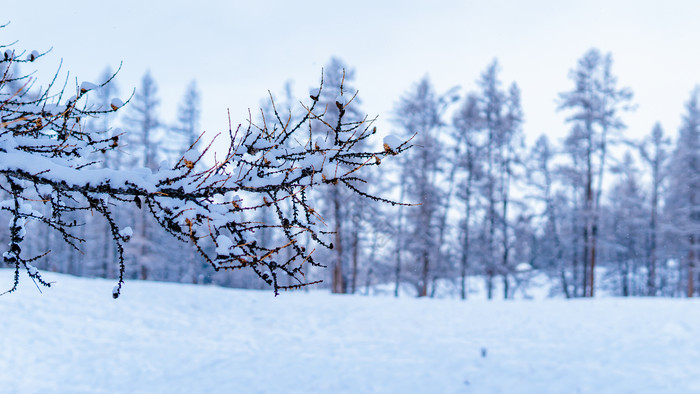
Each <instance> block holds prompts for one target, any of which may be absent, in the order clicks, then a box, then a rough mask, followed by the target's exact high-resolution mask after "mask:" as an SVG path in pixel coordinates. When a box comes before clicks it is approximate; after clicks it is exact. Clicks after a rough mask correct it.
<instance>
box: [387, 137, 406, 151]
mask: <svg viewBox="0 0 700 394" xmlns="http://www.w3.org/2000/svg"><path fill="white" fill-rule="evenodd" d="M402 144H403V141H401V139H399V138H398V137H396V136H394V135H387V136H386V137H384V150H385V151H389V152H396V151H397V150H398V149H399V147H400V146H401V145H402Z"/></svg>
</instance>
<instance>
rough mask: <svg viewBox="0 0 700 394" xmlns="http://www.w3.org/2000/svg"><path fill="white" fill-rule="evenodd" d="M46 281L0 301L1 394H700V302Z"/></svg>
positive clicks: (6, 273) (4, 275)
mask: <svg viewBox="0 0 700 394" xmlns="http://www.w3.org/2000/svg"><path fill="white" fill-rule="evenodd" d="M45 275H46V277H47V279H48V280H50V281H55V282H56V284H55V285H54V287H52V288H50V289H42V290H43V291H44V293H43V294H39V292H38V291H37V289H36V288H35V287H33V286H31V284H30V282H31V281H30V280H28V279H26V280H25V281H23V284H22V286H20V289H19V291H18V292H17V293H13V294H8V295H5V296H2V297H0V332H1V333H2V334H0V349H2V351H1V352H0V392H2V393H39V392H41V393H127V392H128V393H693V392H700V372H698V369H697V360H698V359H699V358H700V314H699V313H698V309H699V307H700V302H699V301H696V300H686V299H620V298H605V299H596V300H573V301H566V300H538V301H524V300H522V301H520V300H519V301H508V302H504V301H492V302H488V301H483V300H474V301H467V302H462V301H458V300H433V299H413V298H400V299H394V298H391V297H360V296H332V295H329V294H327V293H325V292H322V291H311V292H308V293H306V292H295V293H282V294H281V295H280V296H279V297H277V298H275V297H274V296H273V294H272V292H259V291H243V290H231V289H222V288H216V287H204V286H190V285H180V284H169V283H154V282H134V281H130V282H127V283H126V285H125V287H124V290H123V293H122V297H121V298H120V299H118V300H113V299H112V297H111V288H112V287H113V286H114V282H113V281H110V280H99V279H80V278H73V277H70V276H65V275H58V274H50V273H47V274H45ZM11 278H12V272H11V271H10V270H6V269H3V270H0V283H2V284H5V285H6V286H9V284H10V283H11ZM482 349H485V350H486V356H485V357H482Z"/></svg>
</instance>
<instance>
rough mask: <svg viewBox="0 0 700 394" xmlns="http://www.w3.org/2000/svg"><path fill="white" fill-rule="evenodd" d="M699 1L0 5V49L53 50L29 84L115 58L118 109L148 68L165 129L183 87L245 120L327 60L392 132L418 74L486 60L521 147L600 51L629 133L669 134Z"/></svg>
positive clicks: (680, 99)
mask: <svg viewBox="0 0 700 394" xmlns="http://www.w3.org/2000/svg"><path fill="white" fill-rule="evenodd" d="M699 15H700V2H699V1H666V2H661V1H640V0H636V1H611V0H606V1H591V0H587V1H542V0H540V1H515V0H513V1H443V0H432V1H430V2H428V1H413V0H410V1H409V0H404V1H401V2H398V1H397V2H380V1H378V0H373V1H365V0H354V1H296V2H292V1H204V0H202V1H192V0H189V1H181V0H170V1H167V2H165V1H162V2H161V1H144V0H141V1H134V0H120V1H97V0H90V1H87V0H79V1H31V0H23V1H6V2H4V3H3V6H2V16H1V18H3V19H5V20H7V21H9V22H11V24H10V25H9V26H8V27H6V28H5V29H3V30H1V31H0V34H1V36H2V40H0V41H2V42H3V43H9V42H12V41H15V40H19V43H18V44H17V46H16V48H24V49H29V50H31V49H37V50H40V51H41V50H46V49H48V48H50V47H53V52H52V53H51V54H50V55H49V56H48V57H46V58H44V60H43V61H42V62H41V66H40V67H41V70H42V73H40V74H39V75H38V76H39V77H41V78H47V77H48V76H45V74H44V72H51V71H53V70H54V69H55V68H56V67H57V66H58V64H59V61H60V60H61V59H63V69H64V70H70V72H71V75H73V76H77V78H78V79H79V80H80V81H82V80H90V81H96V79H97V77H98V76H99V75H100V74H101V73H102V71H103V70H104V69H105V67H107V66H111V67H112V68H116V67H117V66H118V65H119V62H121V61H123V62H124V66H123V69H122V72H121V73H120V75H119V77H118V85H119V87H120V89H121V91H122V96H123V98H126V97H127V96H128V95H129V94H130V92H131V90H132V89H133V88H134V87H137V86H138V84H139V81H140V78H141V76H142V75H143V73H144V72H145V71H146V70H147V69H150V70H151V72H152V74H153V76H154V77H155V79H156V82H157V83H158V86H159V91H160V95H161V99H162V106H161V115H162V117H163V118H164V119H165V120H170V119H174V111H175V108H176V106H177V103H178V102H179V100H180V98H181V97H182V95H183V93H184V90H185V87H186V86H187V84H188V82H189V81H190V80H192V79H196V80H197V82H198V84H199V87H200V90H201V92H202V95H203V106H204V108H203V116H204V119H203V121H202V127H203V128H204V129H205V130H207V131H217V130H225V129H226V127H227V115H226V109H227V108H230V109H231V113H232V116H233V118H234V121H238V122H240V121H243V120H244V118H245V114H246V113H247V108H249V107H250V108H253V109H254V108H257V107H258V106H259V103H260V100H261V99H262V98H263V97H265V95H266V94H267V93H266V92H267V90H268V89H269V90H272V91H273V92H275V91H278V92H280V91H281V90H282V87H283V85H284V83H285V81H287V80H289V79H291V80H293V81H294V84H295V88H296V90H297V93H298V94H299V95H300V96H301V98H305V97H307V92H308V89H309V88H310V87H312V86H315V85H317V84H318V81H319V76H320V73H321V67H322V66H323V64H324V63H325V62H327V61H328V59H329V58H330V57H331V56H333V55H336V56H339V57H341V58H342V59H343V60H344V61H345V62H346V63H347V64H348V65H349V66H351V67H352V68H354V69H355V70H356V82H355V85H356V88H358V89H359V90H360V97H361V98H362V100H363V106H362V110H363V111H364V112H366V113H369V114H372V115H379V116H380V119H382V121H381V123H380V128H381V129H390V128H391V124H390V123H389V122H388V120H389V119H391V111H392V108H393V106H394V102H395V100H396V99H397V97H399V96H401V95H402V94H404V92H405V91H406V90H407V89H408V88H410V86H411V85H412V84H413V83H414V82H416V81H417V80H418V79H420V78H421V77H422V76H424V75H426V74H428V75H429V76H430V78H431V80H432V81H433V82H434V84H435V86H436V88H437V89H438V91H445V90H447V89H448V88H450V87H452V86H455V85H460V86H462V88H463V91H468V90H472V89H474V87H475V80H476V79H477V78H478V76H479V74H480V73H481V72H482V71H483V70H484V68H485V67H486V66H487V65H488V63H489V62H490V61H491V60H492V59H494V58H498V59H499V62H500V64H501V70H502V73H501V77H502V80H503V81H504V82H505V83H506V84H509V83H510V82H511V81H516V82H517V83H518V84H519V85H520V88H521V90H522V104H523V108H524V112H525V117H526V123H525V125H524V129H525V132H526V133H527V135H528V141H529V142H532V141H534V139H535V137H536V136H537V135H539V134H540V133H547V134H550V135H551V136H553V137H554V138H559V137H561V136H563V135H564V134H565V133H566V131H567V130H568V126H566V125H565V124H564V123H563V119H564V115H563V114H561V113H559V114H557V113H556V111H555V110H556V98H557V94H558V93H559V92H561V91H564V90H569V89H571V87H572V83H571V81H570V80H568V78H567V75H568V72H569V70H570V69H571V68H572V67H574V66H575V64H576V61H577V59H578V58H580V57H581V56H582V55H583V54H584V52H585V51H587V50H588V49H589V48H591V47H597V48H599V49H600V50H601V51H603V52H612V54H613V58H614V61H615V63H614V66H613V72H614V73H615V74H616V75H617V76H618V77H619V82H620V85H621V86H629V87H631V88H632V89H633V90H634V93H635V103H636V104H637V105H638V108H637V110H636V112H635V113H632V114H628V115H626V116H625V117H624V119H625V120H626V122H627V124H628V125H629V133H630V134H634V135H639V136H641V135H644V134H646V133H648V132H649V131H650V130H651V127H652V125H653V123H654V122H655V121H660V122H662V124H663V126H664V128H665V129H666V131H667V132H669V133H671V134H672V135H674V136H675V134H676V132H677V128H678V125H679V123H680V115H681V112H682V109H683V103H684V102H685V101H686V100H687V98H688V96H689V92H690V91H691V89H692V88H693V87H694V86H695V84H697V83H698V82H700V50H698V48H699V44H700V24H698V22H697V18H698V16H699Z"/></svg>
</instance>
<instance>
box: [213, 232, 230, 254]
mask: <svg viewBox="0 0 700 394" xmlns="http://www.w3.org/2000/svg"><path fill="white" fill-rule="evenodd" d="M216 244H217V247H216V254H217V255H219V256H227V255H228V254H229V253H231V251H230V249H231V247H232V246H233V241H231V239H230V238H229V237H227V236H225V235H219V236H218V237H216Z"/></svg>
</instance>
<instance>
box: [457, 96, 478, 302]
mask: <svg viewBox="0 0 700 394" xmlns="http://www.w3.org/2000/svg"><path fill="white" fill-rule="evenodd" d="M482 131H483V129H482V118H481V113H480V109H479V99H478V97H477V95H476V94H470V95H468V96H467V97H466V99H465V100H464V102H463V103H462V105H461V106H460V108H459V109H458V110H457V112H456V113H455V114H454V117H453V119H452V133H453V138H454V140H455V141H456V144H457V158H456V160H455V163H454V164H455V165H456V166H457V168H458V169H459V170H460V171H459V172H460V176H459V178H458V186H457V196H458V197H459V198H460V200H462V201H463V202H464V216H463V217H462V220H461V224H460V231H459V233H460V234H461V240H460V241H461V242H460V248H459V249H460V257H459V276H460V296H461V298H462V299H466V298H467V273H468V270H469V268H470V267H469V258H470V253H471V249H472V247H471V232H472V222H473V220H474V216H475V215H474V201H475V197H476V196H475V194H476V192H477V190H476V186H475V182H476V181H478V180H479V179H480V178H481V176H482V174H481V167H482V166H483V163H482V161H483V160H482V157H481V154H482V149H481V148H480V146H481V138H482Z"/></svg>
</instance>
